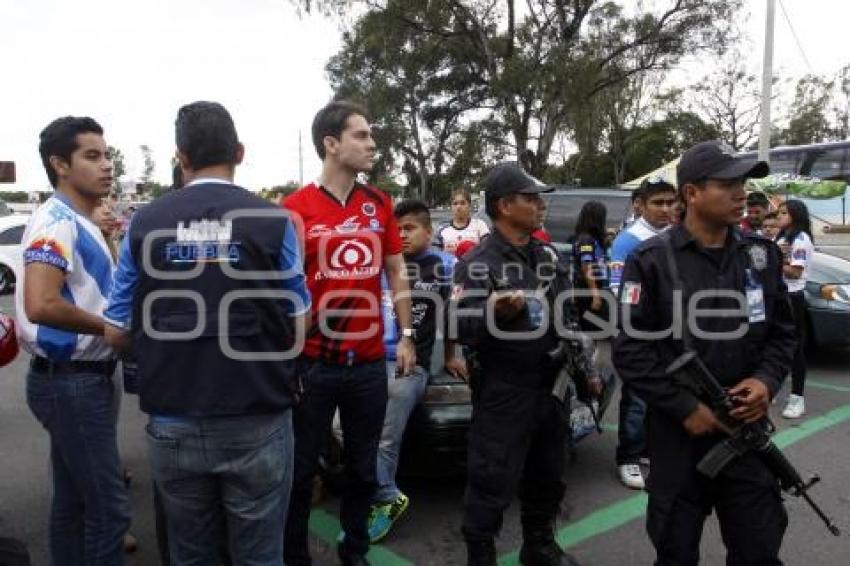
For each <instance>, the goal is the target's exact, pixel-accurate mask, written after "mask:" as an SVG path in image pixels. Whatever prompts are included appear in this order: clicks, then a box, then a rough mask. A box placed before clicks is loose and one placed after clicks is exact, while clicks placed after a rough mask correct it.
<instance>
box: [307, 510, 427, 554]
mask: <svg viewBox="0 0 850 566" xmlns="http://www.w3.org/2000/svg"><path fill="white" fill-rule="evenodd" d="M341 530H342V528H341V526H340V524H339V521H338V520H337V519H336V517H334V516H333V515H331V514H330V513H328V512H327V511H325V510H324V509H314V510H313V511H312V512H311V513H310V531H311V532H312V533H313V534H314V535H316V536H317V537H319V538H320V539H322V540H323V541H325V542H326V543H328V544H329V545H331V546H332V547H333V548H334V549H335V548H336V537H337V536H338V535H339V533H340V531H341ZM366 558H368V559H369V560H370V561H371V562H372V564H380V565H381V566H413V563H412V562H408V561H407V560H405V559H404V558H402V557H401V556H399V555H398V554H396V553H394V552H393V551H391V550H390V549H388V548H386V547H383V546H375V545H372V546H371V547H370V548H369V554H367V555H366Z"/></svg>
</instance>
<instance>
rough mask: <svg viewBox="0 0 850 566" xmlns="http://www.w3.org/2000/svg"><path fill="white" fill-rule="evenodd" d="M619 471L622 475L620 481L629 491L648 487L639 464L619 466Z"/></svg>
mask: <svg viewBox="0 0 850 566" xmlns="http://www.w3.org/2000/svg"><path fill="white" fill-rule="evenodd" d="M617 470H618V471H619V473H620V481H621V482H623V485H624V486H626V487H628V488H629V489H644V488H645V487H646V482H644V481H643V474H642V473H641V471H640V466H639V465H638V464H623V465H621V466H617Z"/></svg>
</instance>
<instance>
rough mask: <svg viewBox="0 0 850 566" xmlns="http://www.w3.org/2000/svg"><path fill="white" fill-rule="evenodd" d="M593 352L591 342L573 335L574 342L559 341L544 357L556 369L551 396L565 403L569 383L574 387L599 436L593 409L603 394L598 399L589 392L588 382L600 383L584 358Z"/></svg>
mask: <svg viewBox="0 0 850 566" xmlns="http://www.w3.org/2000/svg"><path fill="white" fill-rule="evenodd" d="M593 349H594V345H593V340H591V339H590V338H588V337H586V336H584V335H582V334H579V333H577V334H576V337H575V338H569V339H566V338H562V339H561V340H560V341H559V342H558V346H557V347H556V348H555V349H554V350H552V351H550V352H548V353H547V357H548V358H549V360H550V361H551V362H552V363H553V364H557V365H558V366H560V371H558V375H557V377H556V378H555V384H554V386H553V387H552V395H553V396H554V397H555V398H556V399H558V401H560V402H561V403H565V402H566V398H567V392H568V391H569V386H570V381H572V382H573V383H574V384H575V387H576V397H577V398H578V399H579V400H580V401H581V402H583V403H584V404H585V405H587V408H588V409H590V415H591V417H593V424H594V425H595V426H596V430H597V432H600V433H601V432H602V424H601V423H600V422H599V413H598V411H597V407H601V406H602V402H603V399H604V397H605V392H604V391H602V392H600V393H599V394H598V395H596V394H594V393H592V392H591V388H590V381H591V380H592V379H600V380H601V379H602V378H601V376H599V373H598V372H597V371H596V368H595V367H594V365H593V360H592V359H591V356H589V355H588V353H592V352H593ZM602 384H603V386H604V385H605V382H604V381H602Z"/></svg>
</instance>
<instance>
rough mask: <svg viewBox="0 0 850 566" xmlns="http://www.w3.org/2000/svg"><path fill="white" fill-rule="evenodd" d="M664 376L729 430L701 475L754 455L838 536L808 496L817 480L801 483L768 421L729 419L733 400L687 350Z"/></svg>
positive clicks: (712, 473) (706, 458) (703, 463)
mask: <svg viewBox="0 0 850 566" xmlns="http://www.w3.org/2000/svg"><path fill="white" fill-rule="evenodd" d="M667 374H668V375H671V376H674V378H675V379H677V380H678V381H679V382H680V383H682V384H684V385H685V386H686V387H688V388H690V389H692V390H696V392H697V394H698V396H699V398H700V399H702V400H703V401H704V402H706V403H707V404H708V406H709V408H710V409H711V410H712V411H713V412H714V414H715V416H716V417H717V418H718V420H720V421H721V422H722V423H723V424H724V425H726V427H727V428H729V430H731V431H732V435H731V436H730V437H729V438H727V439H725V440H723V441H722V442H720V443H719V444H717V445H716V446H715V447H714V448H712V449H711V450H710V451H709V452H708V454H706V455H705V456H704V457H703V459H702V460H701V461H700V463H699V464H698V465H697V469H698V470H699V471H700V472H702V473H703V474H705V475H706V476H708V477H710V478H715V477H717V475H718V474H719V473H720V472H721V470H723V468H725V467H726V466H727V465H728V464H729V463H730V462H731V461H732V460H734V459H735V458H737V457H738V456H740V455H742V454H744V453H746V452H750V451H752V452H755V453H756V454H757V455H758V457H759V458H761V460H762V462H764V463H765V465H766V466H767V467H768V468H769V469H770V470H771V471H772V472H773V473H774V474H775V475H776V478H777V479H778V480H779V486H780V487H781V488H782V490H783V491H785V492H786V493H789V494H791V495H793V496H794V497H802V498H803V499H804V500H805V501H806V503H808V504H809V506H810V507H811V508H812V509H813V510H814V512H815V513H816V514H817V516H818V517H820V518H821V520H822V521H823V522H824V523H825V524H826V528H827V529H829V532H831V533H832V534H833V535H835V536H839V535H840V534H841V531H840V530H839V529H838V527H837V526H836V525H835V523H833V522H832V520H831V519H830V518H829V517H827V516H826V515H825V514H824V512H823V511H821V509H820V507H818V506H817V504H815V502H814V501H812V499H811V497H809V494H808V491H809V489H810V488H811V487H812V486H813V485H815V484H816V483H818V482H819V481H820V477H818V476H817V475H813V476H812V477H810V478H809V480H808V481H804V480H803V478H802V477H801V476H800V473H799V472H798V471H797V470H796V469H795V468H794V466H793V465H792V464H791V462H789V461H788V459H787V458H786V457H785V455H784V454H783V453H782V451H781V450H780V449H779V447H778V446H776V444H774V443H773V441H772V440H771V439H770V435H771V434H772V433H773V431H774V430H775V428H774V426H773V423H771V422H770V419H769V418H767V417H766V416H765V417H763V418H762V419H760V420H758V421H756V422H753V423H744V422H741V421H739V420H736V419H735V418H733V417H732V416H730V414H729V413H730V412H731V411H732V410H733V409H735V407H736V402H735V399H734V398H733V397H732V396H731V395H729V392H728V391H727V390H726V389H724V388H723V386H722V385H720V383H719V382H718V381H717V378H715V377H714V375H712V373H711V372H710V371H709V369H708V368H707V367H706V366H705V364H704V363H703V362H702V360H701V359H700V358H699V356H698V355H697V353H696V351H694V350H691V349H686V350H685V352H684V353H683V354H682V355H681V356H679V357H678V358H676V359H675V360H674V361H673V363H671V364H670V366H669V367H668V368H667Z"/></svg>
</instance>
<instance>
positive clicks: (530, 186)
mask: <svg viewBox="0 0 850 566" xmlns="http://www.w3.org/2000/svg"><path fill="white" fill-rule="evenodd" d="M554 190H555V187H551V186H549V185H544V184H543V183H541V182H540V181H538V180H537V179H535V178H534V177H532V176H531V175H529V174H528V173H526V172H525V169H523V168H522V166H521V165H520V164H519V163H517V162H516V161H504V162H502V163H499V164H498V165H495V166H494V167H493V168H492V169H490V171H489V172H488V173H487V176H486V177H484V196H485V198H486V199H487V200H490V199H497V198H501V197H506V196H508V195H512V194H516V193H522V194H538V193H549V192H552V191H554Z"/></svg>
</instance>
